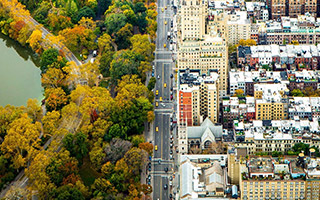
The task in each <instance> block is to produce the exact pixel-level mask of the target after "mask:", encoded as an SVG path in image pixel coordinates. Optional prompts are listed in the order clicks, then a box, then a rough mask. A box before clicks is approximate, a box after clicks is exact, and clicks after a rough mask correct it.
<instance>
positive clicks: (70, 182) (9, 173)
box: [0, 0, 157, 200]
mask: <svg viewBox="0 0 320 200" xmlns="http://www.w3.org/2000/svg"><path fill="white" fill-rule="evenodd" d="M19 2H20V3H18V2H17V1H16V0H4V1H1V2H0V30H1V32H2V33H3V34H5V35H8V36H9V37H11V38H13V39H14V40H16V41H18V42H19V43H20V44H21V45H22V46H25V47H28V48H32V49H33V50H34V52H36V53H37V54H39V56H40V69H41V76H42V78H41V82H42V85H43V87H44V101H43V102H42V103H43V105H42V106H41V105H40V103H39V102H37V101H36V100H29V101H28V102H27V106H21V107H14V106H11V105H7V106H5V107H0V127H1V128H0V142H1V144H0V149H1V151H0V188H1V189H2V188H3V187H5V186H6V184H7V183H9V182H10V181H12V180H13V179H14V178H15V176H16V175H17V174H19V173H20V172H21V171H22V170H24V171H25V175H26V177H28V179H29V180H28V186H27V187H22V188H17V187H11V189H10V190H9V192H8V193H7V197H8V198H12V199H14V198H17V197H19V196H20V197H21V196H23V197H25V198H31V195H36V196H37V197H38V199H61V200H62V199H73V200H77V199H142V198H148V196H149V195H150V193H151V192H152V188H151V186H148V185H145V184H141V183H140V179H141V177H140V174H141V172H142V170H145V169H146V168H145V164H146V162H147V159H148V156H151V155H152V152H153V146H152V144H150V143H149V142H147V141H145V140H144V137H143V135H142V134H143V131H144V125H145V124H146V123H149V122H152V121H153V120H154V113H153V105H152V103H153V99H154V96H153V93H152V91H151V90H152V89H153V87H154V84H155V79H152V81H151V83H150V84H149V85H148V87H146V85H145V81H146V73H148V72H150V71H151V70H152V65H151V61H152V60H153V59H154V57H153V52H154V49H155V42H154V41H155V37H156V35H155V34H156V27H157V24H156V15H157V13H156V11H155V10H156V5H155V3H154V1H152V0H151V1H139V0H133V1H131V0H128V1H123V0H114V1H111V0H110V1H108V0H20V1H19ZM30 16H31V17H33V18H34V19H35V20H37V21H38V22H39V23H40V24H43V26H44V27H46V28H47V29H48V30H49V31H50V32H52V33H53V35H50V37H45V38H44V37H43V32H42V31H41V30H42V29H41V28H40V27H41V26H42V25H38V26H34V23H31V22H30V21H29V20H30ZM61 44H63V46H64V45H65V46H66V47H67V48H68V49H69V50H70V51H72V53H74V55H76V56H77V57H78V59H80V60H81V61H83V63H84V64H83V65H81V66H77V65H76V64H75V63H73V62H68V60H67V59H66V52H67V51H65V50H64V49H63V48H61V49H59V50H57V49H56V48H55V47H56V46H55V45H58V47H63V46H61ZM93 50H97V52H98V55H97V57H96V59H95V61H94V62H86V61H85V60H86V59H87V56H88V55H89V53H90V52H92V51H93ZM74 71H77V72H78V73H75V72H74ZM79 80H86V82H87V84H85V85H81V84H79ZM44 110H45V112H44Z"/></svg>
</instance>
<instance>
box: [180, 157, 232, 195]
mask: <svg viewBox="0 0 320 200" xmlns="http://www.w3.org/2000/svg"><path fill="white" fill-rule="evenodd" d="M226 160H227V155H204V154H202V155H182V156H181V164H180V166H181V167H180V169H181V172H180V182H181V187H180V198H181V199H198V198H201V199H203V198H205V199H207V198H208V197H214V196H216V193H217V192H221V188H222V189H223V190H224V189H225V188H226V182H225V180H226V177H225V176H226V174H225V173H224V170H223V168H224V167H225V164H226V163H225V162H226Z"/></svg>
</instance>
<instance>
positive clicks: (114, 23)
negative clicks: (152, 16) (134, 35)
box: [105, 13, 127, 36]
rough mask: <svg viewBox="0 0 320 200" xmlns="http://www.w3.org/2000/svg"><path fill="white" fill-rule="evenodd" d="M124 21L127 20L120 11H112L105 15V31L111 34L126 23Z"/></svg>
mask: <svg viewBox="0 0 320 200" xmlns="http://www.w3.org/2000/svg"><path fill="white" fill-rule="evenodd" d="M126 22H127V18H126V16H125V15H124V14H122V13H112V14H110V15H108V16H106V19H105V25H106V28H107V33H108V34H109V35H111V36H113V35H114V34H115V33H117V32H118V31H119V30H120V29H121V28H122V27H124V26H125V25H126Z"/></svg>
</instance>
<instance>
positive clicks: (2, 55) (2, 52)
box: [0, 34, 43, 106]
mask: <svg viewBox="0 0 320 200" xmlns="http://www.w3.org/2000/svg"><path fill="white" fill-rule="evenodd" d="M38 63H39V59H38V57H37V56H36V55H35V54H33V52H32V51H31V50H30V49H27V48H24V47H22V46H21V45H20V44H18V43H17V42H15V41H14V40H12V39H10V38H8V37H6V36H5V35H3V34H0V106H5V105H7V104H11V105H14V106H21V105H26V103H27V100H28V99H29V98H32V99H38V100H41V99H42V93H43V88H42V87H41V76H40V69H39V68H38V67H37V65H38Z"/></svg>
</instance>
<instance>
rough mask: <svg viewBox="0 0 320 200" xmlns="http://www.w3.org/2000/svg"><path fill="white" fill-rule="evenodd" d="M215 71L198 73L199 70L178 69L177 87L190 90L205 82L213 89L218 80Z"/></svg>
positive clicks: (185, 90) (186, 90)
mask: <svg viewBox="0 0 320 200" xmlns="http://www.w3.org/2000/svg"><path fill="white" fill-rule="evenodd" d="M218 78H219V75H218V73H216V72H213V71H211V72H209V75H207V74H200V70H180V79H179V81H180V83H179V89H180V90H182V91H184V92H191V91H193V90H194V89H198V87H199V86H200V85H201V84H207V85H208V87H210V89H215V88H216V87H217V86H216V82H217V81H218V80H219V79H218Z"/></svg>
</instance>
